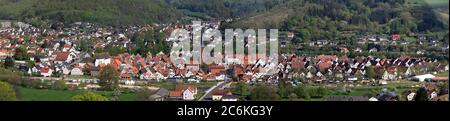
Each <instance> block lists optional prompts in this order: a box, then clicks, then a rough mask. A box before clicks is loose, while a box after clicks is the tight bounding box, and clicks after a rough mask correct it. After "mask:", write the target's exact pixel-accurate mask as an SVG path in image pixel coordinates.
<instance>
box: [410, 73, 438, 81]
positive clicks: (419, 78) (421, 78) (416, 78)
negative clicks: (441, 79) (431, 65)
mask: <svg viewBox="0 0 450 121" xmlns="http://www.w3.org/2000/svg"><path fill="white" fill-rule="evenodd" d="M434 77H436V76H434V75H431V74H424V75H417V76H414V77H412V78H411V80H413V81H419V82H423V81H427V80H431V79H433V78H434Z"/></svg>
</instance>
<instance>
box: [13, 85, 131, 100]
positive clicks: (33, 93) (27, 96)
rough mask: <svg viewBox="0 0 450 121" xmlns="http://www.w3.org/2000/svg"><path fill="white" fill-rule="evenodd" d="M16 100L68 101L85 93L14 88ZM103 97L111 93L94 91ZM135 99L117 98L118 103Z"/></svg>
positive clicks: (125, 94) (80, 91)
mask: <svg viewBox="0 0 450 121" xmlns="http://www.w3.org/2000/svg"><path fill="white" fill-rule="evenodd" d="M16 88H17V94H18V100H21V101H70V100H71V98H72V96H75V95H77V94H80V93H83V92H86V91H84V90H50V89H33V88H24V87H16ZM95 93H97V94H101V95H103V96H105V97H108V98H110V97H112V92H105V91H95ZM135 99H136V94H134V93H122V94H121V95H120V96H119V100H120V101H133V100H135Z"/></svg>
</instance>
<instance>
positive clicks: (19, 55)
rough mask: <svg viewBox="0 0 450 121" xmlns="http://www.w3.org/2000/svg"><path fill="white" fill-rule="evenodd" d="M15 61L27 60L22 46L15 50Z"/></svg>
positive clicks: (25, 50)
mask: <svg viewBox="0 0 450 121" xmlns="http://www.w3.org/2000/svg"><path fill="white" fill-rule="evenodd" d="M14 58H15V59H16V60H28V59H29V57H28V54H27V49H26V48H25V47H24V46H20V47H18V48H16V53H15V54H14Z"/></svg>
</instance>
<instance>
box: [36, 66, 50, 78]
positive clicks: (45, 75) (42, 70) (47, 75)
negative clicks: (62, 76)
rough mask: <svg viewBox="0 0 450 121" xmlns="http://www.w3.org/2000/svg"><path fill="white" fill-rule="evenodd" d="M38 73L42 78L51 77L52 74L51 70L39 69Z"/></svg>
mask: <svg viewBox="0 0 450 121" xmlns="http://www.w3.org/2000/svg"><path fill="white" fill-rule="evenodd" d="M39 72H40V73H41V75H42V76H43V77H50V76H51V75H52V73H53V70H52V69H50V68H41V69H40V70H39Z"/></svg>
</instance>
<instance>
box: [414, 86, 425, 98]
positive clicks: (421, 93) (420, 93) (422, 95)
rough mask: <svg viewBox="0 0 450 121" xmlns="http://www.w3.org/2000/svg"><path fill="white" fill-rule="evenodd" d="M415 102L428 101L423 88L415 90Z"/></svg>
mask: <svg viewBox="0 0 450 121" xmlns="http://www.w3.org/2000/svg"><path fill="white" fill-rule="evenodd" d="M414 100H415V101H428V95H427V89H425V87H422V88H420V89H419V90H417V93H416V97H415V99H414Z"/></svg>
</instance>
